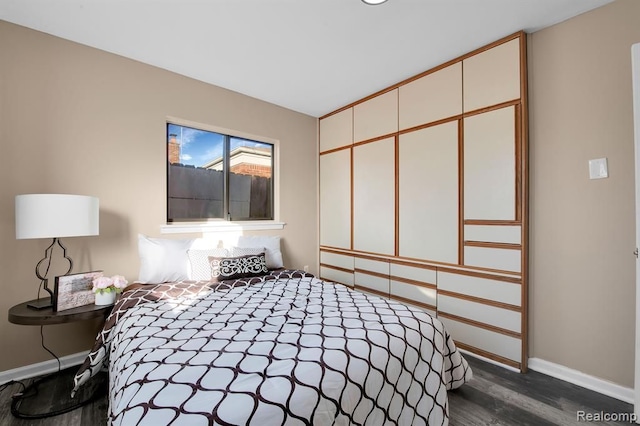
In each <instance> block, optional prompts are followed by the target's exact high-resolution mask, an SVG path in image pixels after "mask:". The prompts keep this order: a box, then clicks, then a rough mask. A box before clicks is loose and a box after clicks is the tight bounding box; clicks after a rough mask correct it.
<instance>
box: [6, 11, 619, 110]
mask: <svg viewBox="0 0 640 426" xmlns="http://www.w3.org/2000/svg"><path fill="white" fill-rule="evenodd" d="M611 1H612V0H388V1H387V2H386V3H383V4H381V5H377V6H368V5H365V4H364V3H362V2H361V1H360V0H55V1H53V0H0V19H2V20H5V21H9V22H13V23H16V24H19V25H23V26H26V27H29V28H33V29H36V30H39V31H43V32H45V33H49V34H53V35H56V36H59V37H62V38H65V39H69V40H73V41H76V42H78V43H82V44H85V45H88V46H92V47H96V48H98V49H102V50H105V51H107V52H112V53H116V54H118V55H122V56H125V57H128V58H132V59H135V60H138V61H140V62H144V63H147V64H151V65H155V66H157V67H160V68H164V69H167V70H170V71H174V72H176V73H179V74H183V75H186V76H189V77H192V78H195V79H198V80H202V81H204V82H207V83H211V84H215V85H217V86H221V87H224V88H227V89H230V90H234V91H236V92H240V93H243V94H245V95H249V96H253V97H255V98H258V99H262V100H264V101H267V102H271V103H274V104H277V105H281V106H283V107H286V108H289V109H292V110H295V111H299V112H302V113H305V114H309V115H312V116H316V117H318V116H321V115H323V114H326V113H328V112H331V111H333V110H335V109H337V108H339V107H341V106H344V105H346V104H348V103H351V102H353V101H355V100H358V99H360V98H363V97H365V96H367V95H369V94H371V93H374V92H376V91H378V90H381V89H384V88H385V87H388V86H391V85H393V84H395V83H397V82H399V81H402V80H404V79H406V78H409V77H411V76H413V75H415V74H418V73H420V72H422V71H425V70H427V69H430V68H433V67H434V66H437V65H439V64H441V63H443V62H446V61H448V60H450V59H453V58H455V57H458V56H460V55H463V54H465V53H467V52H469V51H471V50H474V49H475V48H478V47H481V46H483V45H485V44H488V43H490V42H493V41H495V40H497V39H499V38H501V37H504V36H507V35H509V34H512V33H515V32H517V31H519V30H525V31H527V32H533V31H536V30H538V29H541V28H544V27H547V26H550V25H553V24H555V23H558V22H561V21H564V20H566V19H568V18H570V17H573V16H575V15H578V14H580V13H583V12H586V11H588V10H591V9H594V8H596V7H600V6H602V5H604V4H606V3H609V2H611Z"/></svg>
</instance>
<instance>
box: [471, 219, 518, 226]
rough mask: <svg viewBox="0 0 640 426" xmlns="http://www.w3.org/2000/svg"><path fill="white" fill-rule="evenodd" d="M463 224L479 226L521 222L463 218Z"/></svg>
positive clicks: (516, 224)
mask: <svg viewBox="0 0 640 426" xmlns="http://www.w3.org/2000/svg"><path fill="white" fill-rule="evenodd" d="M464 224H465V225H479V226H521V225H522V222H521V221H518V220H489V219H465V220H464Z"/></svg>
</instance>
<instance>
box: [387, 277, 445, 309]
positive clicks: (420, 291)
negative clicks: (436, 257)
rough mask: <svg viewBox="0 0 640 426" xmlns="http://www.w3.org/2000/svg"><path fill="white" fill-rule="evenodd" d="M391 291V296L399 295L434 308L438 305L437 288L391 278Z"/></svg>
mask: <svg viewBox="0 0 640 426" xmlns="http://www.w3.org/2000/svg"><path fill="white" fill-rule="evenodd" d="M390 292H391V298H393V297H394V296H398V297H400V298H402V299H405V300H407V301H415V302H418V303H424V304H426V305H429V306H433V307H434V308H435V306H436V297H437V291H436V289H435V288H428V287H422V286H419V285H415V284H409V283H406V282H402V281H397V280H394V279H391V287H390ZM418 306H419V305H418Z"/></svg>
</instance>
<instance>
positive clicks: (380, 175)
mask: <svg viewBox="0 0 640 426" xmlns="http://www.w3.org/2000/svg"><path fill="white" fill-rule="evenodd" d="M353 248H354V250H360V251H364V252H369V253H376V254H387V255H393V254H394V253H395V140H394V138H387V139H382V140H379V141H376V142H371V143H367V144H364V145H358V146H355V147H354V148H353Z"/></svg>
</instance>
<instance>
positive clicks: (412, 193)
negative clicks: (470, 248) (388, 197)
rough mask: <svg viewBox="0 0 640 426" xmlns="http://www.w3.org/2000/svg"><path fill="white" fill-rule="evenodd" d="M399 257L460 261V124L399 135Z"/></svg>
mask: <svg viewBox="0 0 640 426" xmlns="http://www.w3.org/2000/svg"><path fill="white" fill-rule="evenodd" d="M399 164H400V169H399V175H400V189H399V197H400V220H399V222H400V223H399V243H400V256H403V257H410V258H414V259H425V260H433V261H438V262H448V263H458V244H459V241H458V229H459V221H458V217H459V208H458V198H459V191H458V180H459V179H458V122H457V121H454V122H449V123H445V124H441V125H439V126H434V127H428V128H426V129H422V130H418V131H415V132H410V133H405V134H403V135H401V136H400V160H399Z"/></svg>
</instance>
